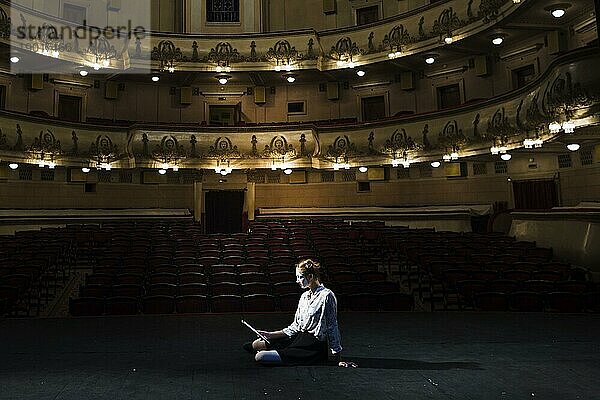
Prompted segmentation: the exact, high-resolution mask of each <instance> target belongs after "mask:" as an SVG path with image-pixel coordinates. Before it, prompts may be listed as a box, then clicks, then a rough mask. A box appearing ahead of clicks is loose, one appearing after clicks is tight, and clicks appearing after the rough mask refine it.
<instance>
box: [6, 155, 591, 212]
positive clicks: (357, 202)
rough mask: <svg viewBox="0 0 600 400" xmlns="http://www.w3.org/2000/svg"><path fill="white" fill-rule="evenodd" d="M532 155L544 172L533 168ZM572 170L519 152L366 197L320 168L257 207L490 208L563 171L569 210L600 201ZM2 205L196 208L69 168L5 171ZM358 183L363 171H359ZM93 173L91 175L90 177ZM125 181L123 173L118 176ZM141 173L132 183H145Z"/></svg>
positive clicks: (212, 181)
mask: <svg viewBox="0 0 600 400" xmlns="http://www.w3.org/2000/svg"><path fill="white" fill-rule="evenodd" d="M531 158H533V159H534V161H533V162H534V163H536V164H537V165H538V168H537V169H530V168H529V167H528V165H529V164H531V162H530V161H529V159H531ZM572 160H573V168H566V169H560V170H558V165H557V163H556V154H552V153H550V154H535V155H531V154H516V155H515V156H514V157H513V159H512V160H511V161H510V162H509V169H508V173H507V174H495V173H494V165H493V162H488V165H487V172H488V173H487V175H483V176H473V166H472V164H471V163H469V165H468V170H469V176H468V177H466V178H455V179H448V178H445V177H444V171H443V169H442V168H439V169H434V170H433V171H432V178H425V179H420V178H419V171H418V168H416V167H411V169H410V177H411V178H410V179H398V178H397V176H396V171H397V170H396V169H393V168H392V169H390V176H389V180H388V181H385V182H371V191H370V192H366V193H362V192H361V193H359V192H358V190H357V183H356V182H354V181H352V182H343V172H342V171H339V172H335V182H329V183H321V182H320V181H321V172H320V171H313V170H311V171H309V172H308V174H307V178H308V179H307V181H308V182H309V183H307V184H289V183H288V177H287V176H285V175H283V174H282V176H281V183H279V184H256V202H255V205H256V208H260V207H345V206H389V207H391V206H422V205H452V204H491V203H494V202H498V201H508V202H509V203H511V201H512V192H511V184H510V182H508V180H507V178H508V177H511V178H512V179H513V180H523V179H539V178H550V177H553V176H555V174H557V173H558V178H559V192H560V198H561V204H562V205H563V206H574V205H577V204H578V203H579V202H581V201H600V162H599V160H595V163H594V164H593V165H590V166H583V167H582V166H581V164H580V160H579V157H578V153H572ZM0 172H1V173H0V177H1V178H0V208H24V209H28V208H32V209H36V208H189V209H193V206H194V194H193V185H191V184H189V185H171V184H154V185H148V184H139V183H134V184H120V183H97V186H96V189H97V190H96V193H84V185H83V184H82V183H67V182H66V180H67V179H66V169H64V168H57V169H56V172H55V181H54V182H44V181H40V180H39V179H40V170H39V169H37V168H36V169H34V170H33V179H34V180H33V181H19V180H18V176H19V175H18V170H17V171H12V170H8V168H7V167H6V166H1V167H0ZM356 175H357V179H358V180H364V179H365V176H364V174H360V173H358V172H357V174H356ZM90 176H92V175H90ZM113 178H116V179H117V180H118V175H117V174H115V173H113ZM217 178H218V176H217V175H215V174H214V173H211V171H207V172H206V173H205V174H204V179H203V182H204V184H203V190H218V189H222V190H227V189H236V190H237V189H242V188H244V187H246V175H245V173H244V172H243V171H235V172H234V173H233V175H229V176H228V177H227V181H228V182H227V183H218V179H217ZM139 181H140V179H139V171H135V172H134V177H133V182H139Z"/></svg>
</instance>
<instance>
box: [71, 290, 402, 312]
mask: <svg viewBox="0 0 600 400" xmlns="http://www.w3.org/2000/svg"><path fill="white" fill-rule="evenodd" d="M299 297H300V295H299V294H293V293H290V294H284V295H280V296H274V295H269V294H248V295H246V296H239V295H218V296H203V295H182V296H167V295H153V296H144V297H141V298H138V297H124V296H116V297H106V298H101V297H79V298H72V299H70V301H69V311H70V313H71V315H73V316H100V315H134V314H138V313H143V314H172V313H177V314H188V313H194V314H197V313H208V312H211V313H240V312H260V313H264V312H277V311H284V312H293V311H295V310H296V307H297V305H298V299H299ZM413 309H414V300H413V296H411V295H408V294H404V293H399V292H392V293H384V294H372V293H358V294H352V295H347V296H342V297H341V298H339V299H338V310H342V311H412V310H413Z"/></svg>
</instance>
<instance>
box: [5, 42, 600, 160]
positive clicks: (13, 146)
mask: <svg viewBox="0 0 600 400" xmlns="http://www.w3.org/2000/svg"><path fill="white" fill-rule="evenodd" d="M598 68H600V53H598V51H597V48H584V49H579V50H576V51H572V52H570V53H567V54H564V55H562V56H561V57H559V58H557V59H556V60H554V61H553V62H552V63H551V64H550V66H549V68H548V69H547V70H546V71H545V72H544V73H543V74H541V75H540V76H539V77H538V79H536V80H535V81H533V82H531V83H530V84H528V85H527V86H525V87H523V88H521V89H519V90H517V91H513V92H511V93H508V94H506V95H503V96H499V97H497V98H494V99H491V100H487V101H485V102H480V103H475V104H471V105H468V106H463V107H461V108H456V109H451V110H446V111H443V112H435V113H428V114H421V115H415V116H410V117H403V118H394V119H386V120H383V121H378V122H372V123H361V124H341V125H331V126H317V125H314V124H285V125H284V124H279V125H277V124H273V125H257V126H240V127H210V126H200V125H197V124H193V125H178V126H172V125H166V124H165V125H142V124H136V125H133V126H130V127H111V126H99V125H91V124H81V123H67V122H60V121H56V120H49V119H43V118H38V117H31V116H23V115H20V114H16V113H11V112H5V111H4V112H1V113H0V128H1V132H0V157H1V159H2V160H3V161H14V162H27V163H34V164H35V163H49V162H51V163H55V164H56V165H65V166H82V165H91V166H102V165H103V164H105V165H111V166H112V167H113V168H134V167H162V168H166V167H174V166H176V167H179V168H206V169H212V168H215V166H216V165H217V163H218V164H219V165H221V166H223V165H225V164H224V163H226V164H227V166H228V167H231V168H233V169H253V168H272V167H275V168H280V167H289V168H311V167H312V168H317V169H323V168H332V167H340V164H341V166H343V167H345V166H358V165H386V164H388V165H389V164H392V165H396V166H398V165H400V164H406V165H408V164H410V163H417V162H425V161H433V160H439V159H441V158H442V157H443V156H446V157H447V158H451V159H455V158H456V157H458V158H462V157H468V156H474V155H479V154H489V153H490V149H491V148H495V149H496V150H497V151H499V152H502V151H510V150H513V149H517V148H522V147H524V146H525V145H526V143H527V142H525V140H526V139H528V140H530V141H533V140H535V141H536V142H529V144H530V145H531V146H533V145H536V146H537V145H540V144H542V143H543V142H548V141H552V140H554V139H555V138H556V137H558V136H560V135H569V133H568V132H569V130H570V129H574V130H575V135H580V134H581V135H583V134H585V135H586V136H588V137H589V136H590V135H591V136H593V137H600V136H599V134H600V132H599V131H598V128H597V126H598V124H600V82H599V81H598V79H597V72H596V71H597V70H598ZM551 124H552V130H550V125H551ZM565 131H566V132H565ZM336 164H337V165H336Z"/></svg>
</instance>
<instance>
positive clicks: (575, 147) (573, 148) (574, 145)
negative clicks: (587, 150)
mask: <svg viewBox="0 0 600 400" xmlns="http://www.w3.org/2000/svg"><path fill="white" fill-rule="evenodd" d="M579 147H581V146H579V144H577V143H569V144H568V145H567V149H569V150H570V151H577V150H579Z"/></svg>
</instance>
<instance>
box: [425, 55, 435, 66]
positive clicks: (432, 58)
mask: <svg viewBox="0 0 600 400" xmlns="http://www.w3.org/2000/svg"><path fill="white" fill-rule="evenodd" d="M425 62H426V63H427V64H430V65H431V64H433V63H434V62H435V57H433V56H429V57H427V58H426V59H425Z"/></svg>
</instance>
